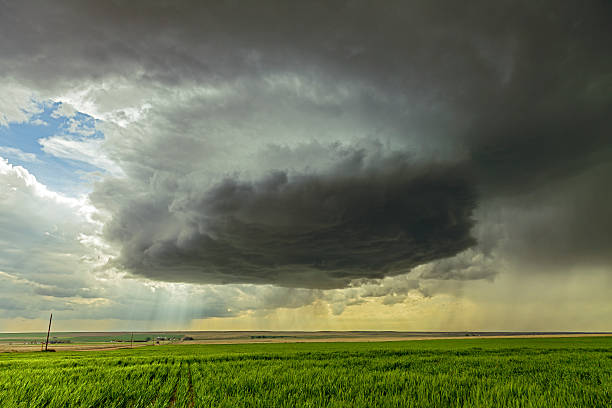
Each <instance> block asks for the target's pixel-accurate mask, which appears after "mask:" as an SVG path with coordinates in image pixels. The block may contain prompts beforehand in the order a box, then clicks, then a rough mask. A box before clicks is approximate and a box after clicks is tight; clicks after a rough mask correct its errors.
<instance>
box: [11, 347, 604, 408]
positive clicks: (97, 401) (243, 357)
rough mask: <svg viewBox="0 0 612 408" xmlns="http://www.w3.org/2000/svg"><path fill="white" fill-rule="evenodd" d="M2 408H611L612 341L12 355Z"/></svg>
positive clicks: (154, 349) (153, 349) (152, 349)
mask: <svg viewBox="0 0 612 408" xmlns="http://www.w3.org/2000/svg"><path fill="white" fill-rule="evenodd" d="M0 406H2V407H28V408H30V407H568V408H569V407H610V406H612V338H610V337H590V338H554V339H552V338H549V339H469V340H468V339H466V340H430V341H409V342H386V343H294V344H240V345H175V346H172V345H168V346H157V347H141V348H138V349H133V350H114V351H99V352H65V353H64V352H62V353H14V354H4V355H0Z"/></svg>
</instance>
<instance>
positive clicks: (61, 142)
mask: <svg viewBox="0 0 612 408" xmlns="http://www.w3.org/2000/svg"><path fill="white" fill-rule="evenodd" d="M38 143H40V145H41V146H42V150H43V151H44V152H45V153H47V154H50V155H52V156H55V157H60V158H62V159H70V160H77V161H81V162H85V163H89V164H91V165H93V166H96V167H98V168H101V169H104V170H106V171H108V172H109V173H111V174H114V175H121V173H122V172H121V169H120V168H119V167H118V166H117V164H116V163H115V162H113V161H112V160H111V159H110V158H109V157H108V156H107V155H106V154H105V152H104V149H103V144H104V139H99V138H95V139H94V138H86V137H78V136H70V135H57V136H52V137H49V138H46V139H39V140H38Z"/></svg>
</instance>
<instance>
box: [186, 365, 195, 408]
mask: <svg viewBox="0 0 612 408" xmlns="http://www.w3.org/2000/svg"><path fill="white" fill-rule="evenodd" d="M187 373H188V374H189V378H188V379H189V408H193V407H194V406H195V403H194V400H193V382H192V380H191V363H187Z"/></svg>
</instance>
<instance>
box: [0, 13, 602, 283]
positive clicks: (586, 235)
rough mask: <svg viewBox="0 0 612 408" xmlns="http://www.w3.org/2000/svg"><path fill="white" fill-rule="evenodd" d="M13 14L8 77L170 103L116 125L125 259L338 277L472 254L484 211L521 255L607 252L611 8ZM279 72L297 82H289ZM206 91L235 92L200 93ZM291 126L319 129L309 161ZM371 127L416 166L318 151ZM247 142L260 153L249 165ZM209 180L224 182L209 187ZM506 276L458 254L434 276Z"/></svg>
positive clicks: (195, 269)
mask: <svg viewBox="0 0 612 408" xmlns="http://www.w3.org/2000/svg"><path fill="white" fill-rule="evenodd" d="M2 8H3V13H0V52H1V53H2V58H1V59H0V72H1V73H2V74H4V75H6V76H7V77H9V78H10V79H11V80H15V81H18V82H22V83H25V84H31V85H32V86H33V87H35V88H37V89H43V90H49V89H51V90H56V89H59V90H61V89H63V88H66V89H73V88H74V87H76V88H77V89H78V88H79V86H80V84H86V85H90V84H92V83H93V84H98V83H104V82H106V83H113V82H114V81H119V80H121V81H125V82H128V83H130V84H132V85H133V86H134V93H136V91H137V90H139V89H140V88H143V89H147V90H150V92H158V91H159V90H160V89H161V90H163V92H161V91H159V92H160V95H161V97H160V98H161V99H163V100H164V101H165V99H164V98H167V99H168V102H167V105H163V104H162V103H158V105H155V103H156V102H152V104H153V105H154V106H153V107H152V108H151V111H150V112H151V113H150V114H149V116H148V117H147V122H146V124H144V125H142V127H139V128H137V130H136V131H134V132H132V133H130V132H131V131H132V130H133V128H129V127H128V128H127V129H126V130H125V131H124V132H121V133H120V134H119V136H116V137H114V138H113V137H111V136H110V134H109V146H108V148H109V149H110V150H111V151H112V152H113V158H114V159H116V160H117V162H119V163H121V166H122V167H123V168H124V170H126V174H127V179H126V180H123V181H117V180H106V181H105V182H103V183H100V184H99V185H97V187H96V191H95V193H94V195H93V199H94V202H95V203H96V205H97V206H98V207H99V208H102V209H105V210H107V211H108V213H109V215H110V218H111V221H110V222H109V224H108V225H107V227H106V236H107V238H109V239H111V240H113V241H114V242H116V243H119V244H120V247H121V256H120V257H119V259H118V260H117V262H118V263H119V264H120V265H122V266H124V267H126V268H128V269H129V270H132V271H134V272H136V273H139V274H141V275H146V276H149V277H151V278H155V279H160V280H174V281H180V280H183V281H191V282H219V283H224V282H256V283H257V282H261V283H278V284H281V285H287V286H304V287H339V286H343V285H346V284H347V283H348V282H349V281H350V280H352V279H357V278H377V277H382V276H385V275H388V274H394V273H399V272H401V271H406V270H407V269H409V268H410V267H413V266H417V265H420V264H422V263H425V262H429V261H436V260H439V259H441V258H446V257H449V256H453V255H455V254H457V253H458V252H459V251H461V250H464V249H466V248H468V247H471V246H473V245H474V244H475V243H474V241H473V239H472V238H470V235H469V230H470V228H471V226H472V225H471V224H472V222H471V218H470V214H471V213H472V210H474V208H476V213H477V215H479V216H478V217H477V220H478V224H477V225H476V230H478V231H480V232H481V233H482V237H483V238H482V241H480V242H479V243H478V244H479V246H478V247H477V249H478V250H481V251H482V252H483V253H484V255H483V256H485V257H486V256H488V253H489V252H491V251H492V250H493V248H496V247H500V248H501V249H500V253H503V254H506V255H507V256H510V257H512V258H513V259H516V260H524V261H525V262H532V261H533V262H536V261H537V262H544V261H543V260H542V259H543V258H545V259H547V260H549V261H547V262H549V263H554V260H559V259H563V260H564V261H565V262H566V263H567V262H569V263H570V264H571V263H576V264H581V265H591V264H592V263H597V264H598V265H600V264H603V265H605V266H608V267H609V266H610V260H609V257H608V256H607V255H606V254H608V253H609V252H610V251H609V248H612V235H611V234H608V233H606V231H609V228H608V224H609V222H608V221H607V220H610V219H612V210H611V208H612V207H611V206H610V198H609V193H608V192H609V191H610V189H609V188H608V187H607V184H608V183H609V180H608V179H609V173H608V170H609V163H611V162H612V142H611V139H610V135H611V134H612V125H611V119H610V118H611V117H612V114H611V112H612V77H611V75H610V72H612V57H611V56H610V55H611V54H610V52H609V44H610V43H612V35H611V29H610V21H612V3H610V2H609V1H589V2H581V1H575V2H574V1H564V2H558V1H548V2H547V1H542V2H533V1H525V2H521V1H519V2H517V1H500V2H490V1H471V2H455V3H452V2H438V1H414V2H385V3H384V4H374V3H370V2H359V1H354V2H299V3H287V2H271V1H266V2H258V3H257V5H255V6H249V5H245V4H244V3H242V2H231V1H230V2H223V3H217V2H215V3H212V2H165V1H159V2H157V1H148V2H120V1H116V2H105V3H102V2H83V1H74V2H56V3H54V7H53V8H49V7H48V5H47V4H46V3H36V2H12V3H9V2H3V3H2ZM274 75H277V76H278V75H281V76H282V75H285V76H286V78H285V77H283V78H285V79H287V78H288V79H287V81H286V82H287V83H289V85H291V84H294V82H298V85H295V84H294V85H295V86H294V85H291V86H288V85H287V83H284V82H283V83H282V85H283V86H284V87H285V88H287V89H289V91H287V90H286V89H285V90H284V91H282V92H281V91H279V90H278V89H277V88H278V81H276V82H274V81H271V80H270V78H271V77H272V78H276V77H274ZM296 78H297V79H296ZM277 79H278V78H277ZM298 79H299V81H298ZM300 81H302V82H300ZM122 83H123V82H122ZM75 84H76V85H75ZM202 84H204V85H206V86H211V87H214V86H218V85H222V86H220V89H225V88H224V87H227V88H228V89H229V91H228V92H227V94H228V95H230V96H228V95H226V94H225V93H223V92H221V95H220V96H219V97H218V99H215V100H214V101H213V102H211V101H210V100H209V99H206V98H204V97H203V96H198V95H197V93H196V92H193V95H192V94H191V93H190V92H191V91H192V88H197V86H200V85H202ZM336 84H339V85H338V88H335V87H334V86H335V85H336ZM340 85H341V86H340ZM62 87H63V88H62ZM345 88H346V89H345ZM168 89H169V90H170V91H168ZM283 89H284V88H283ZM59 90H58V91H57V92H60V91H59ZM175 90H176V92H174V91H175ZM322 90H330V92H329V93H325V92H323V91H322ZM106 92H107V90H103V91H101V92H100V95H98V99H97V100H98V101H100V100H101V101H103V102H104V100H105V98H106V99H112V96H109V95H106ZM108 92H110V91H108ZM164 92H165V93H164ZM173 92H174V93H173ZM60 93H61V92H60ZM176 95H180V96H181V97H184V95H192V96H191V99H189V98H187V100H178V99H180V98H179V97H176ZM194 95H195V96H194ZM346 95H348V96H346ZM147 98H149V95H148V94H145V96H143V97H142V99H143V101H146V102H147V101H148V100H149V99H147ZM172 98H175V99H172ZM103 102H100V103H101V104H103ZM356 125H358V126H356ZM147 126H149V127H147ZM368 126H371V127H368ZM359 128H363V129H364V130H363V131H362V132H361V133H359V134H357V133H358V130H359ZM343 131H344V132H343ZM134 134H137V135H138V137H134ZM290 138H295V139H304V140H303V144H302V150H301V151H300V152H299V154H298V153H296V152H298V150H299V149H296V147H295V143H294V144H293V145H291V146H290V147H287V146H286V144H288V142H287V140H288V139H290ZM364 139H367V140H370V141H374V142H375V143H378V142H380V143H381V144H383V145H385V146H387V145H388V146H390V147H389V150H391V151H393V152H396V153H397V152H399V153H401V154H405V153H406V152H410V153H411V154H412V153H414V156H415V157H414V159H415V162H418V163H419V165H418V166H416V165H415V166H412V167H411V166H408V165H407V164H405V163H395V164H393V165H390V164H389V162H384V163H383V162H380V163H379V164H378V165H377V166H374V165H373V166H370V167H366V168H360V169H358V170H357V171H356V173H355V174H353V173H352V172H351V171H348V170H347V169H346V168H342V167H341V166H337V167H333V166H332V167H329V163H328V162H329V160H327V159H326V160H320V158H322V157H323V158H326V157H327V156H326V154H328V155H329V157H332V158H333V157H334V154H335V153H334V149H335V148H334V147H331V146H338V145H342V146H345V147H346V146H349V147H355V146H359V147H362V146H365V145H366V144H364V143H362V142H363V140H364ZM264 142H265V143H264ZM336 142H337V143H338V144H336V145H335V144H334V143H336ZM257 143H264V144H266V145H267V146H268V147H269V149H268V150H267V155H262V156H257V153H258V152H261V150H262V148H261V145H259V144H257ZM375 143H372V146H373V145H375ZM113 144H115V145H114V146H113ZM305 147H306V148H305ZM355 148H357V147H355ZM113 149H114V150H113ZM325 149H327V150H329V151H331V153H329V152H328V153H324V152H322V151H323V150H325ZM347 150H349V151H350V148H347ZM366 150H367V152H366V153H371V152H372V151H375V150H376V148H375V147H369V148H367V149H366ZM239 153H240V154H239ZM249 155H250V156H249ZM292 155H293V156H292ZM251 156H254V157H257V158H260V159H263V160H254V161H255V162H256V163H255V164H253V165H251V164H248V165H247V164H245V163H247V162H248V161H247V160H246V158H248V157H251ZM297 156H305V157H306V159H305V158H304V157H299V158H298V157H297ZM291 157H293V158H291ZM323 162H324V163H323ZM457 162H459V163H461V171H458V170H457V168H456V167H453V165H450V164H448V163H457ZM249 163H250V162H249ZM321 163H323V164H321ZM308 164H312V168H311V169H310V170H312V171H307V172H300V171H296V169H298V168H299V170H302V169H303V168H305V167H307V165H308ZM213 165H214V166H215V167H214V169H213V170H214V171H213V170H211V169H210V168H209V167H212V166H213ZM207 166H209V167H207ZM249 166H250V167H249ZM278 168H280V169H284V170H283V171H280V172H276V173H274V174H273V175H272V176H266V177H263V176H261V175H262V174H268V173H269V172H270V171H273V170H274V169H278ZM285 170H286V171H285ZM211 174H212V175H213V176H214V177H211V179H213V180H217V182H216V183H213V185H210V184H207V182H209V181H210V180H207V182H204V181H202V180H200V181H199V182H198V177H200V178H204V176H209V175H211ZM220 174H221V175H225V176H226V179H225V180H224V181H218V177H219V175H220ZM228 174H230V175H231V174H236V176H235V177H234V176H230V177H227V175H228ZM245 174H246V176H245ZM466 174H469V177H468V176H466ZM248 175H256V176H255V177H250V178H249V177H247V176H248ZM252 180H255V181H252ZM578 180H579V181H578ZM474 191H477V192H478V193H479V194H478V202H475V193H474ZM492 208H493V210H492ZM485 210H486V211H485ZM475 236H477V237H479V238H480V237H481V235H479V234H476V235H475ZM534 237H538V238H534ZM502 242H503V243H502ZM538 254H539V255H538ZM471 255H474V256H475V257H478V256H479V255H478V254H471ZM478 259H481V258H478ZM472 262H476V266H473V264H472ZM544 263H546V262H544ZM470 265H472V266H470ZM494 269H495V266H494V265H491V264H490V262H488V261H487V262H484V263H482V262H480V261H473V260H471V259H464V258H461V259H455V260H449V261H442V262H441V263H439V264H437V266H433V267H432V268H431V269H428V270H427V271H425V272H423V274H422V276H423V277H424V278H432V279H433V278H435V279H480V278H490V277H491V276H493V275H494V272H493V271H494Z"/></svg>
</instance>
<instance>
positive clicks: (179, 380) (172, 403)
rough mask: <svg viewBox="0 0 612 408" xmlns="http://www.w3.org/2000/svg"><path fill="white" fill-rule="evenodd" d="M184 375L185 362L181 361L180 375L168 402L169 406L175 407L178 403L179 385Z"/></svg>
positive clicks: (170, 407)
mask: <svg viewBox="0 0 612 408" xmlns="http://www.w3.org/2000/svg"><path fill="white" fill-rule="evenodd" d="M182 375H183V362H182V361H181V364H180V365H179V370H178V376H177V378H176V382H175V383H174V389H173V390H172V397H171V398H170V401H169V402H168V407H169V408H174V405H175V404H176V393H177V391H178V386H179V383H180V382H181V376H182Z"/></svg>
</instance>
